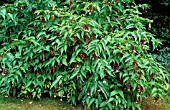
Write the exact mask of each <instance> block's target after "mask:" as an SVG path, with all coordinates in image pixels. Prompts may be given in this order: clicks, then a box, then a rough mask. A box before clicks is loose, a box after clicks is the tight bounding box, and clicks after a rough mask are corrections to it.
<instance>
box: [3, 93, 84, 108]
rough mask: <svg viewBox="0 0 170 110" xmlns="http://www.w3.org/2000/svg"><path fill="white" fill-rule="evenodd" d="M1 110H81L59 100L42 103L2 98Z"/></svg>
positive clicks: (46, 99) (47, 99)
mask: <svg viewBox="0 0 170 110" xmlns="http://www.w3.org/2000/svg"><path fill="white" fill-rule="evenodd" d="M0 110H81V107H73V106H70V105H69V104H68V103H67V102H65V101H60V100H59V99H50V98H42V99H41V100H40V101H35V100H31V99H17V98H14V97H8V98H5V97H2V96H1V97H0Z"/></svg>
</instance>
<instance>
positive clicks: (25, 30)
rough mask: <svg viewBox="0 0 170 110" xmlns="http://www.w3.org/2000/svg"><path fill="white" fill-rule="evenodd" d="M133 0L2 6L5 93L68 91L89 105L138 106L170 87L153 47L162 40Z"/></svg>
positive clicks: (71, 98)
mask: <svg viewBox="0 0 170 110" xmlns="http://www.w3.org/2000/svg"><path fill="white" fill-rule="evenodd" d="M144 7H145V5H135V3H134V2H133V1H130V0H123V1H121V0H120V1H117V0H111V1H110V2H107V1H106V2H101V1H91V2H87V1H86V0H81V1H80V0H76V1H74V0H73V1H69V0H68V1H65V2H63V1H62V0H56V1H54V0H43V1H41V0H37V1H34V2H32V1H31V0H24V1H22V0H18V1H16V2H14V3H13V4H5V5H3V6H1V7H0V28H1V29H2V30H1V31H0V43H1V45H0V70H1V73H2V74H1V77H0V79H1V80H0V85H1V86H0V87H1V91H2V92H3V93H4V94H5V95H6V96H8V95H15V96H18V97H28V98H35V99H37V100H39V99H40V98H41V95H42V94H44V93H48V94H50V96H51V97H56V96H57V97H61V98H62V97H66V98H67V99H68V102H70V103H71V104H74V105H76V104H77V103H78V102H82V104H83V107H84V108H85V109H100V110H103V109H104V110H108V109H116V110H119V109H124V108H129V109H135V108H140V106H139V105H138V103H136V102H138V101H140V100H142V98H143V97H146V96H147V95H152V96H153V98H155V100H157V99H158V97H163V96H164V95H166V92H167V91H168V90H169V85H168V83H167V82H168V79H169V78H168V74H167V72H166V71H165V70H164V68H162V67H161V66H160V65H159V64H158V63H157V62H155V61H154V60H153V58H152V56H151V55H150V54H148V52H147V51H148V50H150V48H151V47H150V46H151V45H152V48H153V49H155V48H156V47H157V46H158V45H159V43H160V41H159V40H158V39H155V38H154V37H153V34H151V33H149V32H147V31H146V28H145V26H146V25H149V26H150V23H151V22H152V21H151V20H149V19H147V18H143V17H141V16H140V14H141V13H140V12H139V9H144Z"/></svg>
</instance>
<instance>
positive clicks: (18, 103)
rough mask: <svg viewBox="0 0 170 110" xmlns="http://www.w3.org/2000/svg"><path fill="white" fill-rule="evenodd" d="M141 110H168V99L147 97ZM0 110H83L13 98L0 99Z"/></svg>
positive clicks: (47, 101) (47, 100)
mask: <svg viewBox="0 0 170 110" xmlns="http://www.w3.org/2000/svg"><path fill="white" fill-rule="evenodd" d="M141 107H142V110H169V109H170V98H165V99H160V100H158V102H154V101H153V100H152V98H151V97H147V98H146V99H144V100H143V101H142V102H141ZM0 110H83V109H81V106H78V107H73V106H70V105H69V104H68V103H67V102H65V101H60V100H59V99H50V98H42V99H41V100H40V101H35V100H31V99H17V98H13V97H8V98H5V97H2V96H1V97H0Z"/></svg>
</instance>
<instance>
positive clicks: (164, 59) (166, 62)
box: [153, 47, 170, 73]
mask: <svg viewBox="0 0 170 110" xmlns="http://www.w3.org/2000/svg"><path fill="white" fill-rule="evenodd" d="M153 57H154V59H155V60H156V61H157V62H158V63H160V64H161V65H163V66H164V67H165V68H166V69H167V71H168V72H169V73H170V47H164V48H163V49H160V50H159V52H158V53H157V54H153Z"/></svg>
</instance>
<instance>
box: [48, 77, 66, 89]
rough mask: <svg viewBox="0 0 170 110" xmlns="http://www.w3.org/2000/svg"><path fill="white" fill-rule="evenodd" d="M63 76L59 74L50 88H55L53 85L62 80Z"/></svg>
mask: <svg viewBox="0 0 170 110" xmlns="http://www.w3.org/2000/svg"><path fill="white" fill-rule="evenodd" d="M62 77H63V76H62V75H59V76H58V77H57V78H56V79H55V80H54V81H53V83H52V85H51V87H50V89H51V88H53V87H54V86H55V85H56V84H57V83H58V82H59V81H60V79H61V78H62Z"/></svg>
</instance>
